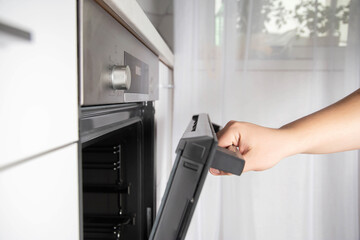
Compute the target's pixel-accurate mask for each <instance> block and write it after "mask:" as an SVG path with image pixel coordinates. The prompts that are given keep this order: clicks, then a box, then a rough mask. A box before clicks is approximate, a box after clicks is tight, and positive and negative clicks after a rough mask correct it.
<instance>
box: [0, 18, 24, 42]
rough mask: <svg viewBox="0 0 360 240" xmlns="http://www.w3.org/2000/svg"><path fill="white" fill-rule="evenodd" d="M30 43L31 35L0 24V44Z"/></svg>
mask: <svg viewBox="0 0 360 240" xmlns="http://www.w3.org/2000/svg"><path fill="white" fill-rule="evenodd" d="M18 40H23V41H31V33H30V32H27V31H24V30H21V29H19V28H16V27H12V26H10V25H8V24H5V23H1V22H0V42H6V43H8V42H13V41H18Z"/></svg>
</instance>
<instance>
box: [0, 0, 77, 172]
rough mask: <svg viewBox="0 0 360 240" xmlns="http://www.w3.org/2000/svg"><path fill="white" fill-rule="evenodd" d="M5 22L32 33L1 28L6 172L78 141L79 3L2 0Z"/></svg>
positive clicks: (0, 128) (0, 160) (1, 160)
mask: <svg viewBox="0 0 360 240" xmlns="http://www.w3.org/2000/svg"><path fill="white" fill-rule="evenodd" d="M0 23H1V24H3V25H2V26H4V24H5V25H6V26H10V27H15V28H17V29H20V30H22V31H25V32H28V33H30V40H29V39H25V40H24V39H22V38H21V37H16V36H14V35H13V36H11V34H6V32H5V31H1V29H0V116H1V118H0V132H1V136H0V146H1V156H0V167H1V166H4V165H7V164H9V163H11V162H14V161H17V160H20V159H23V158H26V157H29V156H32V155H35V154H39V153H41V152H44V151H47V150H49V149H52V148H55V147H59V146H62V145H64V144H67V143H71V142H74V141H76V140H77V139H78V125H77V119H78V117H77V115H78V97H77V52H76V51H77V50H76V48H77V47H76V45H77V43H76V1H72V0H66V1H46V0H33V1H26V0H17V1H7V0H0ZM15 35H16V34H15ZM25 38H26V37H25ZM16 39H18V41H17V40H16Z"/></svg>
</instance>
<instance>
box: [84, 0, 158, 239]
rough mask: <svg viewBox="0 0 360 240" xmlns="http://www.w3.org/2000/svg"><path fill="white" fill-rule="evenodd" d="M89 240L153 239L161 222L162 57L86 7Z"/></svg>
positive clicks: (94, 6) (88, 2) (89, 0)
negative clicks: (158, 103)
mask: <svg viewBox="0 0 360 240" xmlns="http://www.w3.org/2000/svg"><path fill="white" fill-rule="evenodd" d="M79 19H80V21H79V30H80V35H79V49H80V54H79V56H80V89H81V94H80V96H81V108H80V142H81V144H80V147H81V151H80V152H81V156H80V166H81V174H80V175H81V179H80V189H81V192H80V197H81V216H82V217H81V238H82V239H118V240H119V239H129V240H130V239H131V240H143V239H148V236H149V235H150V231H151V227H152V224H153V222H154V218H155V212H156V209H155V206H156V188H155V184H156V183H155V177H156V175H155V152H154V149H155V134H154V132H155V127H154V113H155V111H154V101H155V100H157V99H158V75H159V73H158V71H159V60H158V57H157V56H156V55H155V54H154V53H153V52H152V51H150V50H149V49H148V48H147V47H146V46H145V45H144V44H143V43H142V42H141V41H140V40H139V39H138V38H136V37H135V36H134V35H133V34H131V33H130V32H129V30H128V29H126V28H125V27H124V26H123V25H121V24H120V23H119V22H118V21H117V20H116V19H115V18H114V17H113V16H111V15H110V14H109V13H108V12H107V11H106V10H104V9H103V8H102V7H101V6H100V5H99V4H98V3H97V2H96V1H93V0H81V1H79Z"/></svg>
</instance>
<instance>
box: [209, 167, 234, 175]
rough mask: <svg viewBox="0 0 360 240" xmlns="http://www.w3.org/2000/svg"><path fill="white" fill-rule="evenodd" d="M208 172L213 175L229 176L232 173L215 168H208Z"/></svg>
mask: <svg viewBox="0 0 360 240" xmlns="http://www.w3.org/2000/svg"><path fill="white" fill-rule="evenodd" d="M209 172H210V173H211V174H212V175H214V176H224V175H227V176H230V175H232V174H231V173H227V172H224V171H221V170H218V169H215V168H210V169H209Z"/></svg>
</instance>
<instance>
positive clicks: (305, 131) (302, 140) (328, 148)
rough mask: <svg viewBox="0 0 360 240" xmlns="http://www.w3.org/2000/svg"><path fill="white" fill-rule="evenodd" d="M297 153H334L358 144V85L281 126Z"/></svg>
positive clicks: (352, 147)
mask: <svg viewBox="0 0 360 240" xmlns="http://www.w3.org/2000/svg"><path fill="white" fill-rule="evenodd" d="M280 130H281V131H283V132H284V134H287V135H288V136H289V140H290V141H291V142H293V143H292V144H293V145H294V148H293V149H292V151H293V152H292V154H297V153H333V152H340V151H347V150H353V149H359V148H360V89H359V90H357V91H355V92H353V93H352V94H350V95H349V96H347V97H345V98H344V99H342V100H340V101H339V102H337V103H335V104H333V105H330V106H328V107H326V108H324V109H322V110H320V111H318V112H315V113H313V114H310V115H308V116H306V117H303V118H301V119H299V120H296V121H294V122H292V123H289V124H287V125H285V126H283V127H281V128H280Z"/></svg>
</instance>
